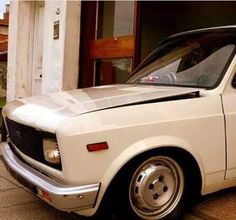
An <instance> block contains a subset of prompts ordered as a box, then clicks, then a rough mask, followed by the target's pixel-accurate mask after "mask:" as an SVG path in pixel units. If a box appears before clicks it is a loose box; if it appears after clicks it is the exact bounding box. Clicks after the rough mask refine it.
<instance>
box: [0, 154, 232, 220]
mask: <svg viewBox="0 0 236 220" xmlns="http://www.w3.org/2000/svg"><path fill="white" fill-rule="evenodd" d="M0 219H1V220H21V219H22V220H75V219H77V220H82V219H81V218H75V217H73V216H71V215H70V214H67V213H64V212H60V211H58V210H56V209H54V208H52V207H51V206H49V205H47V204H46V203H45V202H42V201H41V200H39V199H38V198H36V197H35V196H33V195H31V193H29V192H28V191H27V190H26V189H25V188H24V187H23V186H22V185H21V184H19V183H18V182H17V181H16V180H15V179H14V178H12V177H11V176H10V174H9V173H8V172H7V170H6V169H5V167H4V165H3V162H2V160H1V159H0ZM102 220H108V219H102ZM184 220H236V189H230V190H227V191H224V192H220V193H217V194H214V195H212V196H211V197H208V198H207V199H205V200H203V202H201V203H200V204H198V205H196V207H194V209H193V210H192V211H191V212H189V213H188V214H186V216H185V218H184Z"/></svg>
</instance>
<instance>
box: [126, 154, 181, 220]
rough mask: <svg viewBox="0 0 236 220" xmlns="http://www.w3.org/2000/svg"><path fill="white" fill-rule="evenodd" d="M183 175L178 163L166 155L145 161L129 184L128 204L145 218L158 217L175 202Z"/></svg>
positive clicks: (173, 205) (179, 191) (178, 197)
mask: <svg viewBox="0 0 236 220" xmlns="http://www.w3.org/2000/svg"><path fill="white" fill-rule="evenodd" d="M183 186H184V177H183V172H182V169H181V168H180V167H179V165H178V164H177V163H176V162H175V161H174V160H172V159H171V158H169V157H164V156H157V157H153V158H151V159H149V160H148V161H146V162H144V163H143V164H142V165H141V166H140V167H139V168H138V169H137V170H136V172H135V173H134V175H133V178H132V181H131V184H130V190H129V191H130V193H129V198H130V203H131V206H132V208H133V210H134V211H135V213H136V214H137V215H139V216H140V217H142V218H144V219H161V218H163V217H165V216H166V215H167V214H169V213H170V212H171V211H172V210H173V209H174V208H175V207H176V205H177V204H178V202H179V200H180V198H181V195H182V193H183Z"/></svg>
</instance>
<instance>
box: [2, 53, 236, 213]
mask: <svg viewBox="0 0 236 220" xmlns="http://www.w3.org/2000/svg"><path fill="white" fill-rule="evenodd" d="M235 64H236V56H235V57H234V58H233V59H232V62H231V64H230V65H229V67H228V69H227V71H226V72H225V75H224V78H223V79H222V80H221V82H220V84H219V85H218V86H217V87H216V88H214V89H211V90H206V89H199V88H198V89H196V88H185V87H167V86H144V85H143V86H140V85H135V84H134V85H129V84H124V85H122V84H121V85H111V86H101V87H94V88H88V89H83V90H73V91H68V92H61V93H54V94H50V95H48V96H37V97H29V98H24V99H20V100H17V101H14V102H12V103H10V104H8V105H7V106H6V107H5V108H4V109H3V115H4V116H5V117H9V118H10V119H11V120H13V121H16V122H18V123H21V124H24V125H27V126H30V127H34V128H37V129H38V130H42V131H47V132H51V133H56V137H57V141H58V147H59V151H60V155H61V163H62V170H61V171H58V170H55V169H53V168H51V167H49V166H46V165H45V164H42V163H40V162H37V161H35V160H33V159H31V158H30V157H28V156H26V155H24V154H23V153H20V154H21V156H22V158H23V159H24V160H25V161H26V162H28V163H29V164H31V165H32V166H33V167H35V168H37V169H39V170H41V171H42V172H43V173H46V174H47V175H48V176H50V177H52V178H55V179H56V180H58V181H60V182H62V183H65V184H68V185H71V186H72V185H73V186H74V185H78V186H80V185H86V184H93V183H100V190H99V193H98V197H97V202H96V205H95V207H93V208H88V209H84V210H79V211H75V212H77V213H79V214H82V215H87V216H91V215H93V214H94V213H96V211H97V209H98V207H99V205H100V202H101V200H102V198H103V195H104V193H105V192H106V190H107V188H108V186H109V184H110V183H111V182H112V180H113V178H114V177H115V176H116V174H117V173H118V172H119V171H120V170H121V169H122V167H124V166H125V165H126V164H127V163H128V162H129V161H130V160H132V159H133V158H135V156H137V155H140V154H142V153H144V152H147V151H150V150H153V149H158V148H163V147H166V148H167V147H168V148H169V147H172V148H179V149H182V150H184V151H186V152H188V153H189V154H191V155H192V157H193V158H194V159H195V161H196V162H197V164H198V167H199V169H200V172H201V178H202V179H201V180H202V187H201V194H202V195H204V194H208V193H211V192H215V191H217V190H220V189H223V188H227V187H230V186H235V185H236V160H235V155H236V147H235V145H236V135H235V131H236V102H235V100H236V89H235V88H233V87H232V83H231V82H232V80H233V78H234V74H235V70H236V67H235V66H236V65H235ZM191 95H192V96H191ZM100 142H107V143H108V146H109V149H106V150H102V151H96V152H88V150H87V145H88V144H93V143H100ZM184 159H185V158H183V160H184Z"/></svg>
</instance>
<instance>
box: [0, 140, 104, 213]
mask: <svg viewBox="0 0 236 220" xmlns="http://www.w3.org/2000/svg"><path fill="white" fill-rule="evenodd" d="M1 150H2V154H3V158H4V161H5V165H6V167H7V169H8V170H9V171H10V173H11V174H12V176H13V177H15V178H16V179H17V180H19V182H21V183H22V184H23V185H25V186H26V187H27V188H28V189H29V190H31V191H32V192H33V193H34V194H36V195H37V196H38V197H40V198H41V199H43V200H45V201H46V202H47V203H49V204H50V205H52V206H54V207H55V208H57V209H60V210H64V211H69V212H70V211H78V210H82V209H87V208H92V207H94V205H95V202H96V198H97V195H98V191H99V188H100V183H95V184H90V185H83V186H68V185H63V184H61V183H59V182H56V181H55V180H53V179H51V178H49V177H48V176H46V175H44V174H42V173H40V172H39V171H37V170H35V169H33V168H32V167H30V166H29V165H27V164H26V163H24V162H22V161H21V160H20V159H19V158H18V157H16V156H15V155H14V153H13V152H12V150H11V149H10V147H9V145H8V144H7V143H2V146H1Z"/></svg>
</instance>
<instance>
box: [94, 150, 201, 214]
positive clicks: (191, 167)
mask: <svg viewBox="0 0 236 220" xmlns="http://www.w3.org/2000/svg"><path fill="white" fill-rule="evenodd" d="M158 154H159V155H160V154H163V155H166V156H170V157H172V158H173V159H175V160H176V161H177V162H178V163H179V164H180V165H181V167H183V166H184V167H186V170H187V172H188V175H191V179H192V183H193V184H195V186H194V187H196V193H197V194H200V193H201V189H202V181H203V176H202V172H201V169H200V166H199V164H198V162H197V160H196V158H195V157H194V156H193V155H192V154H191V153H190V152H189V151H187V150H185V149H183V148H181V147H175V146H163V147H158V148H154V149H149V150H146V151H144V152H142V153H139V154H137V155H135V156H134V157H132V158H131V159H130V160H128V161H126V163H125V164H123V165H122V167H121V168H120V169H119V170H118V172H117V173H116V174H115V175H114V177H113V178H112V179H111V181H110V183H109V185H108V187H107V188H106V191H105V192H104V194H103V196H102V199H101V201H100V205H99V209H98V210H100V208H101V207H104V206H103V205H104V204H105V203H106V202H107V201H108V202H109V198H110V197H111V194H112V193H113V190H114V189H115V186H116V185H117V184H118V182H119V180H120V179H121V178H122V177H123V176H124V174H125V173H126V172H127V170H129V168H131V166H135V164H136V163H137V162H138V161H140V160H143V159H144V158H148V157H152V156H155V155H158ZM181 158H182V159H183V160H181ZM186 164H187V165H188V166H186ZM186 170H184V172H186Z"/></svg>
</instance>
